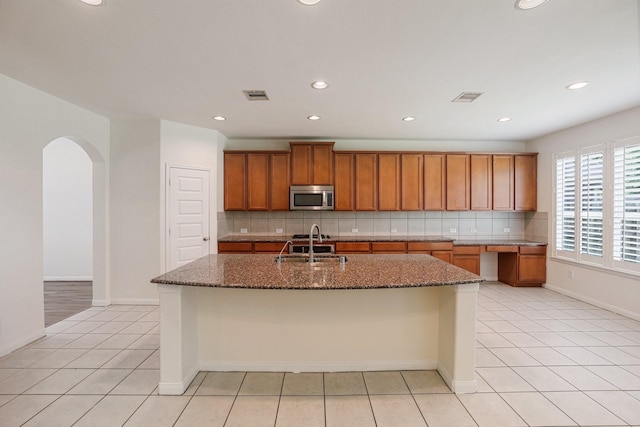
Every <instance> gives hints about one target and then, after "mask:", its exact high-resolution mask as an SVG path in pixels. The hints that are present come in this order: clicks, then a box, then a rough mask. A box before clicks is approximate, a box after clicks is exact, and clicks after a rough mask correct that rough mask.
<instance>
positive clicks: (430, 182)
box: [424, 154, 447, 211]
mask: <svg viewBox="0 0 640 427" xmlns="http://www.w3.org/2000/svg"><path fill="white" fill-rule="evenodd" d="M446 159H447V157H446V155H444V154H425V155H424V209H425V210H427V211H443V210H445V209H446V208H447V204H446V200H447V197H446V191H447V186H446V183H447V181H446V171H447V165H446Z"/></svg>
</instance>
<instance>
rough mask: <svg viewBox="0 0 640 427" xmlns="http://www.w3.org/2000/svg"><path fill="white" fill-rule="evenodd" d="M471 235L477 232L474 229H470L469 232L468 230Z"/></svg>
mask: <svg viewBox="0 0 640 427" xmlns="http://www.w3.org/2000/svg"><path fill="white" fill-rule="evenodd" d="M469 231H470V232H472V233H475V232H476V231H477V230H476V229H475V228H472V229H471V230H469Z"/></svg>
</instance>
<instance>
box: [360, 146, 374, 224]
mask: <svg viewBox="0 0 640 427" xmlns="http://www.w3.org/2000/svg"><path fill="white" fill-rule="evenodd" d="M355 165H356V179H355V183H356V184H355V186H356V191H355V194H356V210H357V211H375V210H376V209H377V208H378V169H377V166H378V157H377V155H376V154H375V153H357V154H356V155H355Z"/></svg>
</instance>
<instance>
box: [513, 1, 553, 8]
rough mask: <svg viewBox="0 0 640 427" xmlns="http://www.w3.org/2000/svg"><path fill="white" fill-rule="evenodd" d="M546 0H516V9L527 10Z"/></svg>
mask: <svg viewBox="0 0 640 427" xmlns="http://www.w3.org/2000/svg"><path fill="white" fill-rule="evenodd" d="M546 1H547V0H516V4H515V6H516V9H522V10H528V9H533V8H534V7H538V6H540V5H541V4H542V3H544V2H546Z"/></svg>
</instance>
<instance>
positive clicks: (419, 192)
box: [400, 153, 424, 211]
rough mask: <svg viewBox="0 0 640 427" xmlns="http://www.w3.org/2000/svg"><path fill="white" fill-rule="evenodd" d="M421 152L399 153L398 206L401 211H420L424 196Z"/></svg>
mask: <svg viewBox="0 0 640 427" xmlns="http://www.w3.org/2000/svg"><path fill="white" fill-rule="evenodd" d="M422 165H423V154H422V153H404V154H401V155H400V169H401V171H402V176H401V180H400V208H401V209H402V210H403V211H421V210H422V208H423V202H422V200H423V197H424V190H423V186H424V179H423V174H424V168H423V166H422Z"/></svg>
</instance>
